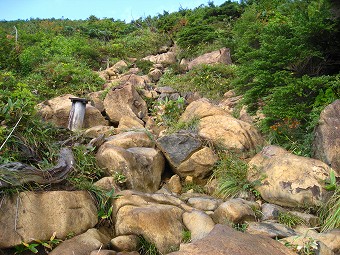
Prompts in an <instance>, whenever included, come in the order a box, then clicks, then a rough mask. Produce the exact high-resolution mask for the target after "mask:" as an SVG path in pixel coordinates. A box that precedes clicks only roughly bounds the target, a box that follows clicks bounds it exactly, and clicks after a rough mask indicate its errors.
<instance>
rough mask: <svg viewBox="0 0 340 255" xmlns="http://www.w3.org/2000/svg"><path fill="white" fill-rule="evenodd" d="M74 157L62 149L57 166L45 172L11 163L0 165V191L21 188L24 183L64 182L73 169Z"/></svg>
mask: <svg viewBox="0 0 340 255" xmlns="http://www.w3.org/2000/svg"><path fill="white" fill-rule="evenodd" d="M73 166H74V156H73V153H72V150H71V149H69V148H62V149H61V150H60V153H59V159H58V162H57V164H56V165H55V166H54V167H52V168H50V169H47V170H40V169H37V168H35V167H32V166H30V165H27V164H24V163H20V162H11V163H6V164H2V165H0V189H1V188H4V187H14V186H21V185H23V184H25V183H29V182H35V183H38V184H49V183H58V182H61V181H62V180H64V179H65V178H66V176H67V174H68V173H69V172H70V171H71V170H72V169H73Z"/></svg>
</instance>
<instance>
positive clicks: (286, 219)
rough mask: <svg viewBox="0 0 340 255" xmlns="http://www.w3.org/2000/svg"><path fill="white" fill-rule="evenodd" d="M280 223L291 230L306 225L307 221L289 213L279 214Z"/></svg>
mask: <svg viewBox="0 0 340 255" xmlns="http://www.w3.org/2000/svg"><path fill="white" fill-rule="evenodd" d="M278 221H279V223H281V224H283V225H286V226H287V227H289V228H293V227H295V226H297V225H302V224H305V221H304V220H303V219H301V218H300V217H298V216H296V215H294V214H291V213H289V212H279V217H278Z"/></svg>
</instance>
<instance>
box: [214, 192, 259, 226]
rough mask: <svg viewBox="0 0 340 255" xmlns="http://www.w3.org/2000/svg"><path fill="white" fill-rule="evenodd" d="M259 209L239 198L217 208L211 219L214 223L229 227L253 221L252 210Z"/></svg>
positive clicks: (253, 203)
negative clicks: (228, 225)
mask: <svg viewBox="0 0 340 255" xmlns="http://www.w3.org/2000/svg"><path fill="white" fill-rule="evenodd" d="M259 207H260V206H259V205H258V204H257V203H256V202H250V201H247V200H244V199H241V198H236V199H230V200H228V201H226V202H224V203H222V204H220V205H219V207H217V209H216V210H215V211H214V214H213V215H212V218H213V220H214V221H215V222H216V223H219V224H230V225H231V224H233V223H234V224H237V223H243V222H244V221H255V219H256V217H255V212H254V209H259ZM253 208H254V209H253Z"/></svg>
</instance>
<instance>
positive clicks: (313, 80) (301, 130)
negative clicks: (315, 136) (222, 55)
mask: <svg viewBox="0 0 340 255" xmlns="http://www.w3.org/2000/svg"><path fill="white" fill-rule="evenodd" d="M330 19H331V13H330V8H329V5H328V2H327V1H314V0H313V1H305V0H302V1H298V2H296V1H287V0H277V1H274V2H270V1H256V2H254V3H253V4H251V5H249V6H248V7H247V8H246V11H245V13H244V14H243V15H242V17H241V18H240V19H239V20H238V21H237V22H236V24H235V26H234V29H233V33H234V39H235V56H236V59H237V62H238V63H239V64H240V65H239V68H238V69H237V79H235V80H234V81H233V84H232V85H233V86H235V87H236V90H237V91H238V92H239V93H242V94H243V95H244V97H243V102H244V103H245V104H247V105H248V109H249V110H250V111H251V112H255V111H256V110H257V109H263V112H264V113H265V115H266V119H265V120H264V122H263V123H262V130H263V131H265V132H266V133H269V134H270V136H271V138H270V139H272V140H273V141H275V142H277V143H278V144H279V145H282V146H284V147H286V148H287V149H291V150H293V151H294V152H296V153H298V154H300V155H307V156H308V155H310V152H309V150H310V144H308V143H307V142H304V145H303V146H300V148H297V147H296V146H295V145H293V146H291V147H292V148H289V147H290V146H289V145H288V144H290V143H291V142H293V143H295V144H301V143H302V142H303V141H308V140H310V137H309V136H310V134H311V133H312V131H313V129H314V125H315V124H316V120H317V118H318V113H320V110H321V109H322V107H325V106H326V105H327V104H328V103H330V102H331V101H332V100H334V99H336V98H339V96H340V94H339V78H338V76H336V74H337V72H338V71H339V70H337V72H335V73H331V72H332V70H334V69H332V68H330V66H332V65H334V63H333V60H334V58H337V57H336V56H337V54H338V53H337V51H333V52H329V50H330V48H332V47H333V46H331V45H333V43H334V42H332V43H331V44H329V45H327V43H326V42H325V40H328V39H329V40H331V41H332V39H330V38H331V37H329V36H331V35H333V36H334V38H338V37H337V34H338V31H337V29H335V26H336V22H335V20H334V19H333V21H330ZM316 31H318V32H316ZM321 34H322V35H323V36H320V35H321ZM336 40H337V39H335V41H336ZM320 45H324V47H320ZM338 55H339V54H338ZM328 56H332V57H330V58H329V57H328ZM338 58H339V57H338ZM335 65H336V64H335ZM329 74H332V76H330V75H329ZM335 84H336V85H335ZM326 91H327V94H326V93H325V92H326ZM317 105H318V106H317ZM274 133H275V134H274ZM287 145H288V146H287Z"/></svg>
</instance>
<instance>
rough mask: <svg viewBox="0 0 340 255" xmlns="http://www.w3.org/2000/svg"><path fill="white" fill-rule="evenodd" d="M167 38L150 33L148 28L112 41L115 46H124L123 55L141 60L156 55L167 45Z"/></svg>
mask: <svg viewBox="0 0 340 255" xmlns="http://www.w3.org/2000/svg"><path fill="white" fill-rule="evenodd" d="M168 41H169V38H168V37H167V36H166V35H163V34H159V33H156V32H154V31H151V29H149V28H144V29H139V30H136V31H134V32H132V33H130V34H128V35H126V36H124V37H122V38H117V39H115V40H113V43H115V44H116V45H124V53H125V55H126V56H128V57H135V58H143V57H145V56H147V55H150V54H156V53H157V51H158V49H159V48H160V47H161V46H163V45H167V44H168Z"/></svg>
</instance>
